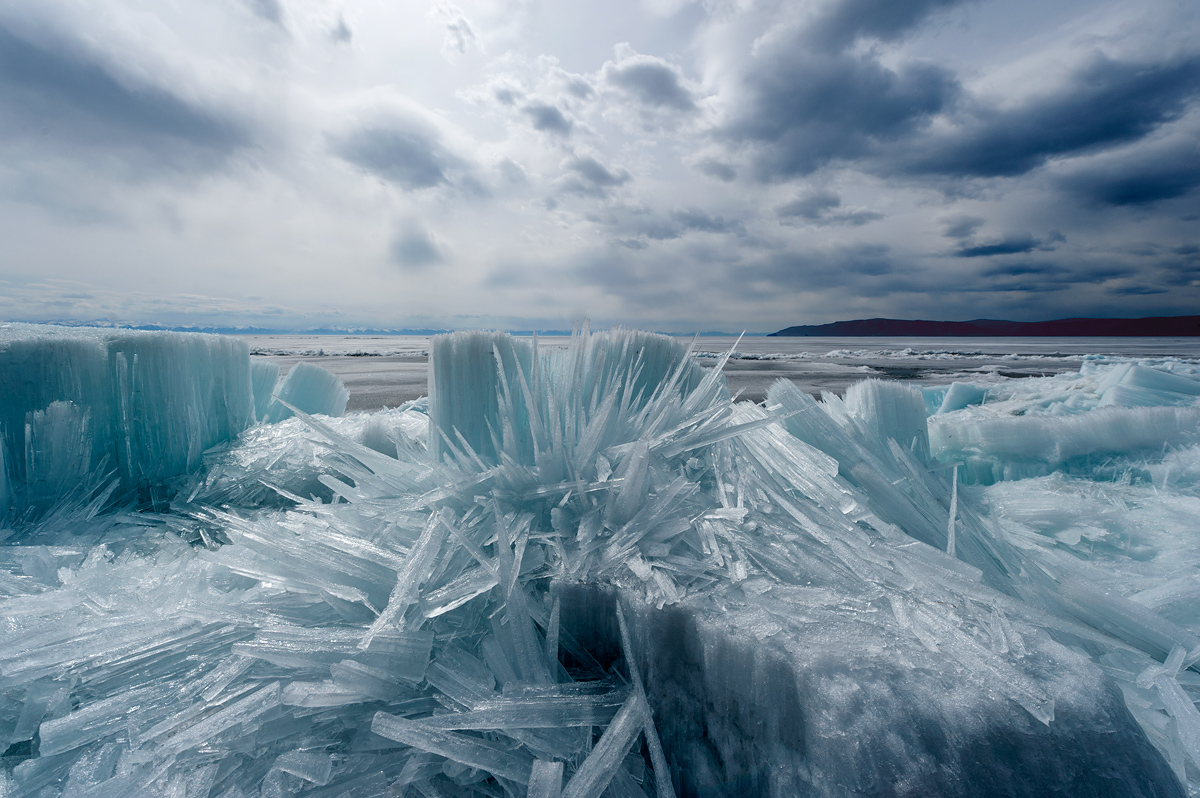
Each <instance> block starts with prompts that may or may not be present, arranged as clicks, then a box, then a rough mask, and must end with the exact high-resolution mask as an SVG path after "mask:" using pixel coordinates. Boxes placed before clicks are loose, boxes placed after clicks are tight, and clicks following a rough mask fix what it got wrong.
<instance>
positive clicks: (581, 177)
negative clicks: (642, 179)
mask: <svg viewBox="0 0 1200 798" xmlns="http://www.w3.org/2000/svg"><path fill="white" fill-rule="evenodd" d="M632 179H633V177H632V175H630V174H629V172H627V171H626V170H624V169H620V168H618V169H609V168H608V167H606V166H605V165H604V164H602V163H600V162H599V161H597V160H596V159H595V158H592V157H590V156H582V157H576V158H574V159H572V160H571V161H570V162H569V163H568V164H567V175H566V177H564V178H563V179H562V180H560V181H559V189H560V190H561V191H563V192H565V193H568V194H579V195H582V196H588V197H605V196H607V195H608V192H609V190H610V189H613V188H616V187H618V186H622V185H624V184H625V183H628V182H629V181H630V180H632Z"/></svg>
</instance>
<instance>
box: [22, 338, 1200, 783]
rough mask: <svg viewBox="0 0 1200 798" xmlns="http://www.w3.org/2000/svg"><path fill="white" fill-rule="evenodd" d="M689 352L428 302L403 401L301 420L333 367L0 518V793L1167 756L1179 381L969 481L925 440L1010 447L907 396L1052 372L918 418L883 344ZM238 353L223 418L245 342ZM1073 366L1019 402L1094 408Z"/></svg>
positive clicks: (1188, 706)
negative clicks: (860, 355)
mask: <svg viewBox="0 0 1200 798" xmlns="http://www.w3.org/2000/svg"><path fill="white" fill-rule="evenodd" d="M51 341H52V342H51V343H48V344H46V346H53V345H54V344H53V339H51ZM721 365H722V363H721V362H720V361H718V362H717V364H716V366H715V367H714V368H711V369H705V368H702V367H701V366H700V365H699V364H698V362H697V361H696V360H695V359H694V358H692V357H690V354H689V351H688V349H687V348H686V347H684V346H683V345H681V344H679V343H678V342H677V341H674V340H672V339H668V338H665V337H662V336H655V335H650V334H646V333H641V332H634V331H625V330H615V331H611V332H608V333H600V334H590V333H589V332H587V331H586V330H584V331H582V332H580V333H579V334H577V335H576V336H574V337H573V338H572V341H571V343H570V345H569V346H568V347H566V348H565V349H559V350H548V351H547V350H542V349H539V348H538V346H537V344H536V342H527V341H521V340H518V339H514V338H512V337H510V336H507V335H504V334H499V333H480V332H470V333H455V334H452V335H447V336H440V337H438V338H435V339H434V341H433V343H432V345H431V355H430V381H429V384H430V396H429V398H428V400H427V401H419V402H415V403H410V404H408V405H406V406H404V407H402V408H398V409H396V410H391V411H384V412H381V413H378V414H373V415H370V416H364V415H357V416H354V415H352V416H348V417H344V418H329V417H322V416H318V415H314V414H313V412H312V411H311V410H309V409H307V408H306V406H305V405H304V400H303V399H302V398H301V397H302V396H305V395H308V396H318V397H324V398H323V399H321V401H319V402H317V403H316V404H317V405H321V406H322V407H325V408H329V407H330V406H331V403H332V404H334V405H336V402H337V401H339V397H340V395H341V394H340V392H338V391H337V390H336V386H334V389H333V390H327V388H328V384H327V383H325V387H322V383H321V382H320V381H319V380H318V381H315V382H314V383H312V384H311V385H310V386H309V387H306V388H304V389H303V390H302V391H299V392H298V393H296V394H289V395H288V396H284V395H283V393H284V392H283V391H282V390H280V389H277V390H275V395H276V396H277V397H278V398H279V399H282V400H283V402H281V403H278V404H279V405H281V406H282V407H284V408H287V409H289V410H290V411H291V412H292V414H293V415H292V417H290V418H287V419H284V420H280V421H278V422H277V423H271V424H266V425H258V426H249V425H248V424H247V425H246V426H244V427H243V430H242V431H241V434H240V435H239V436H238V437H237V439H236V441H234V442H232V443H229V444H226V445H224V446H219V447H216V448H213V449H210V450H208V451H207V453H205V454H203V456H202V465H203V468H202V469H201V470H199V471H197V472H196V473H194V474H192V475H191V476H190V477H187V478H186V480H187V481H186V482H185V483H183V484H182V487H181V488H180V489H179V490H178V491H177V492H176V493H175V494H174V498H173V499H172V501H171V503H170V505H169V506H161V507H150V508H146V509H143V510H141V511H137V512H134V511H130V510H123V511H109V512H107V513H97V512H95V508H90V507H82V506H81V507H76V506H72V507H67V508H63V510H62V511H61V512H60V513H59V514H58V515H56V516H55V517H54V518H52V519H49V520H43V521H40V522H33V521H31V522H29V523H30V524H35V523H36V524H37V526H38V529H39V530H40V533H39V535H38V536H36V540H35V539H34V538H32V537H30V536H28V535H14V534H12V533H13V532H14V531H15V529H16V528H15V527H14V528H13V529H5V530H2V531H0V541H3V543H4V544H6V545H2V546H0V609H2V613H0V615H2V617H3V618H4V625H3V626H2V627H0V743H4V741H6V740H7V746H8V748H7V750H5V751H4V752H3V753H4V756H3V758H2V759H0V762H2V764H0V794H13V795H56V796H77V795H78V796H82V795H134V794H136V795H172V796H176V795H184V796H192V795H198V796H222V797H227V798H237V796H252V795H255V796H260V797H262V796H282V795H304V796H327V798H335V797H339V796H344V795H347V794H349V795H354V796H376V795H378V796H383V795H396V794H405V793H407V794H410V795H417V794H420V795H490V796H502V795H504V796H506V795H537V796H559V795H571V796H601V795H620V796H639V795H646V796H651V795H654V796H666V795H673V794H678V795H778V796H783V795H817V796H841V795H850V794H866V795H914V796H915V795H932V794H938V795H1044V794H1054V793H1060V794H1090V795H1113V796H1117V795H1122V796H1123V795H1145V796H1159V795H1162V796H1176V795H1183V794H1185V785H1186V786H1187V787H1189V788H1191V789H1195V787H1196V785H1198V784H1200V778H1198V776H1200V713H1198V712H1197V710H1196V708H1195V705H1194V703H1193V695H1194V694H1195V693H1196V692H1197V691H1200V677H1196V676H1195V672H1194V671H1192V670H1191V668H1192V666H1193V665H1194V664H1195V663H1196V662H1197V660H1200V639H1198V637H1197V635H1198V633H1200V629H1198V628H1197V627H1196V625H1195V623H1194V620H1193V618H1194V612H1193V610H1194V609H1195V607H1196V606H1197V599H1198V598H1200V589H1198V588H1197V587H1196V580H1195V577H1194V573H1193V572H1194V569H1195V565H1194V564H1195V563H1198V562H1200V547H1198V546H1196V544H1195V542H1194V541H1193V540H1192V538H1193V537H1194V536H1190V537H1189V536H1187V535H1184V534H1181V533H1180V530H1182V529H1184V528H1185V527H1186V522H1185V521H1181V520H1180V519H1187V518H1194V517H1195V515H1194V514H1192V515H1189V513H1194V510H1195V509H1196V502H1200V476H1198V475H1200V466H1197V465H1196V463H1197V462H1200V461H1197V460H1196V457H1197V456H1196V453H1195V452H1196V447H1194V446H1188V445H1186V444H1187V442H1188V440H1190V439H1188V438H1187V437H1186V436H1187V435H1188V434H1189V431H1188V429H1187V428H1186V427H1185V425H1186V423H1187V420H1188V417H1187V416H1186V415H1184V416H1177V417H1176V418H1177V421H1178V424H1179V433H1178V434H1179V437H1178V438H1174V439H1172V440H1175V441H1176V442H1177V443H1179V444H1180V447H1179V448H1176V449H1173V450H1171V451H1169V452H1168V453H1167V454H1166V455H1165V456H1164V455H1162V453H1161V451H1160V455H1159V457H1158V459H1156V460H1144V461H1143V463H1142V471H1144V472H1145V475H1144V476H1142V473H1141V472H1139V473H1138V474H1137V475H1136V476H1130V475H1126V476H1125V477H1124V478H1122V479H1108V478H1106V476H1105V473H1104V472H1098V473H1089V474H1087V475H1086V476H1085V475H1081V474H1079V473H1076V472H1074V471H1071V470H1070V469H1064V468H1061V466H1062V463H1060V462H1053V461H1052V460H1053V458H1051V459H1050V460H1042V461H1039V462H1040V463H1041V466H1040V467H1043V468H1045V469H1046V473H1045V475H1043V476H1040V477H1037V478H1034V479H1021V480H1013V479H1007V480H1005V479H1001V480H1000V481H998V482H996V484H994V485H992V486H990V487H987V488H985V487H983V486H981V485H979V484H971V483H972V480H970V479H967V478H966V477H967V476H969V475H970V474H971V473H972V471H971V466H970V464H969V463H968V464H967V465H963V466H962V467H961V469H960V471H959V472H958V477H957V478H956V477H955V473H956V471H955V470H954V469H955V468H956V467H957V463H959V462H965V458H966V456H976V457H981V458H982V457H991V458H995V461H996V462H999V461H1000V459H1001V458H1010V457H1011V456H1012V455H1009V454H1008V453H1005V452H998V451H997V450H995V448H994V447H993V449H987V448H986V447H984V446H982V445H979V446H977V447H976V448H974V449H971V450H969V451H968V450H966V449H962V450H959V449H952V448H949V447H946V446H944V445H942V444H941V443H939V441H941V440H942V439H940V438H939V437H938V435H939V434H940V433H939V432H938V430H937V424H941V423H963V424H966V421H964V420H962V415H963V414H970V413H977V412H981V409H982V408H984V407H987V408H991V409H989V410H987V411H986V412H994V411H995V407H994V406H995V404H998V403H1001V402H1002V401H1013V402H1024V403H1025V404H1026V405H1027V406H1029V407H1033V406H1034V405H1035V404H1037V403H1038V402H1041V403H1042V404H1041V405H1038V406H1040V407H1050V406H1051V405H1053V404H1054V403H1055V401H1059V402H1060V403H1065V402H1066V401H1067V399H1062V400H1061V401H1060V400H1057V399H1055V398H1054V397H1056V396H1058V395H1059V393H1054V391H1058V389H1060V388H1062V387H1063V384H1064V383H1063V381H1061V380H1060V381H1058V382H1050V383H1046V385H1047V386H1049V388H1048V389H1047V390H1044V391H1043V392H1042V394H1041V395H1040V398H1036V397H1035V396H1034V394H1035V393H1036V386H1032V385H1031V386H1029V387H1028V388H1027V389H1026V390H1028V391H1030V393H1029V394H1028V395H1027V396H1025V397H1024V398H1020V397H1017V396H1016V395H1015V394H1014V395H1013V396H1012V397H1010V398H1008V399H1003V400H1002V399H1000V398H999V394H998V393H996V392H995V391H994V387H995V386H988V387H986V388H984V387H980V388H979V391H978V392H980V393H989V394H992V395H993V399H989V400H988V401H987V403H986V404H982V405H978V404H973V403H971V402H970V401H968V402H966V403H964V404H963V407H961V408H957V409H955V410H949V409H948V410H947V412H946V413H943V414H941V415H938V416H935V417H934V418H935V421H936V423H934V422H930V421H927V419H926V413H927V412H928V402H927V398H928V397H927V396H926V395H925V394H923V393H922V392H921V391H920V390H919V389H914V388H909V387H906V386H903V385H900V384H897V383H885V382H879V381H868V382H865V383H860V384H858V385H856V386H854V387H853V388H852V389H851V390H850V391H848V393H847V396H846V397H845V398H844V399H843V398H839V397H836V396H832V395H827V396H824V397H823V399H822V401H816V400H814V399H813V398H812V397H809V396H807V395H806V394H803V393H802V392H800V391H799V390H797V389H796V388H795V386H793V385H791V384H790V383H786V382H780V383H777V384H776V385H775V386H774V387H773V388H772V389H771V391H770V393H769V395H768V401H767V403H766V404H765V405H763V406H759V405H753V404H750V403H746V402H736V401H734V398H733V397H731V396H730V394H729V392H728V390H727V388H726V386H725V383H724V379H723V377H722V375H721ZM1143 368H1146V369H1149V370H1155V371H1158V370H1156V369H1153V368H1151V367H1150V366H1144V367H1143ZM255 371H256V379H254V380H253V381H252V380H251V372H250V368H249V367H248V366H247V368H246V373H245V381H244V387H245V390H244V394H243V396H242V401H244V402H245V407H246V408H247V415H248V416H249V414H250V413H253V412H254V411H252V410H249V408H251V407H252V405H251V401H257V400H258V398H260V397H262V396H263V394H262V386H264V385H266V384H267V383H270V382H272V379H271V377H272V376H277V375H270V374H267V373H266V372H265V371H264V370H263V369H261V368H256V369H255ZM294 371H295V370H293V373H294ZM1162 373H1166V372H1165V371H1163V372H1162ZM1106 376H1109V367H1108V366H1104V367H1102V368H1098V369H1096V371H1095V372H1094V373H1092V372H1089V373H1087V374H1083V373H1082V372H1081V374H1080V375H1077V376H1076V378H1075V379H1077V380H1078V381H1080V384H1083V382H1087V381H1090V382H1089V384H1091V385H1093V386H1095V385H1100V383H1101V382H1103V380H1104V379H1105V377H1106ZM1168 376H1173V377H1179V378H1180V379H1190V377H1184V376H1181V375H1175V374H1172V375H1168ZM64 379H65V378H64ZM1053 379H1057V378H1053ZM1120 379H1124V377H1121V378H1119V380H1118V382H1116V383H1115V384H1126V385H1128V383H1122V382H1120ZM1133 379H1135V380H1136V381H1137V383H1138V386H1141V387H1146V388H1147V390H1155V391H1160V392H1169V393H1170V394H1171V396H1172V397H1173V396H1175V395H1184V394H1185V393H1186V392H1183V391H1180V390H1179V389H1180V387H1181V386H1182V383H1179V382H1177V381H1172V380H1160V379H1159V378H1157V377H1154V376H1153V375H1145V374H1141V375H1139V376H1136V377H1135V378H1133ZM299 382H300V380H299V378H297V383H299ZM252 386H253V387H252ZM1135 387H1137V386H1135ZM1050 389H1052V390H1050ZM1102 391H1103V389H1101V390H1099V391H1096V392H1093V395H1092V398H1090V399H1088V401H1089V402H1090V403H1091V404H1090V406H1089V407H1086V408H1074V410H1075V411H1077V412H1072V413H1065V412H1064V413H1058V414H1055V413H1053V412H1047V413H1045V416H1046V418H1047V419H1048V420H1047V426H1046V427H1045V429H1044V430H1042V428H1039V430H1040V431H1039V433H1038V434H1042V435H1047V434H1050V435H1057V434H1060V428H1059V427H1055V426H1054V425H1053V424H1051V423H1050V421H1052V420H1053V419H1060V420H1069V419H1076V418H1082V417H1085V416H1087V414H1088V413H1096V414H1098V415H1097V416H1096V417H1101V416H1103V415H1104V414H1107V413H1109V412H1111V411H1112V408H1108V407H1107V405H1105V406H1101V404H1100V402H1101V399H1100V394H1101V393H1102ZM959 393H960V394H963V395H966V396H968V399H969V398H970V396H971V395H973V394H974V393H975V392H971V391H967V392H963V391H960V392H959ZM1060 393H1062V392H1060ZM1066 393H1070V392H1066ZM252 397H254V398H253V400H252ZM289 397H290V398H289ZM1068 398H1069V397H1068ZM1160 398H1161V397H1160ZM1168 398H1171V397H1168ZM164 400H165V401H167V400H169V397H167V398H166V399H164ZM957 401H959V400H956V402H957ZM264 402H267V406H268V407H271V408H273V407H274V406H273V405H271V404H270V403H269V400H267V399H264ZM1171 402H1174V403H1169V404H1168V405H1167V407H1168V409H1170V410H1172V411H1173V412H1175V411H1187V410H1189V406H1188V405H1187V404H1186V403H1185V401H1184V400H1178V401H1176V400H1175V399H1173V398H1171ZM49 406H50V403H47V404H46V405H44V406H43V407H44V408H49ZM312 406H313V405H309V407H312ZM343 406H344V405H343ZM1161 409H1162V408H1159V407H1152V408H1149V410H1161ZM1144 410H1145V409H1144V408H1131V412H1144ZM46 412H50V411H49V410H47V411H46ZM54 412H56V413H64V416H63V418H64V419H66V420H64V421H61V422H57V423H59V424H60V427H59V428H63V427H61V425H67V426H68V427H69V428H71V429H75V428H82V425H83V419H84V415H83V414H81V413H75V414H74V415H72V414H71V412H68V411H62V410H55V411H54ZM267 412H268V413H270V412H272V411H271V410H268V411H267ZM1027 415H1031V416H1036V415H1037V413H1036V412H1034V413H1032V414H1027ZM1139 418H1140V417H1139ZM1147 418H1149V416H1147ZM1147 423H1150V422H1147ZM70 425H75V426H74V427H70ZM1164 429H1167V427H1153V429H1152V432H1153V434H1162V432H1163V430H1164ZM1172 429H1173V428H1172ZM1045 430H1049V431H1048V432H1046V431H1045ZM1072 431H1073V430H1068V431H1067V432H1065V433H1062V434H1063V435H1064V437H1065V436H1068V435H1069V434H1071V432H1072ZM1167 431H1168V432H1169V431H1170V430H1169V429H1168V430H1167ZM63 440H67V441H69V436H66V437H65V438H64V439H63ZM60 445H62V444H60V442H59V440H58V439H50V441H49V443H47V447H48V449H49V450H51V451H56V449H55V447H58V446H60ZM1160 450H1161V444H1160ZM1039 451H1040V450H1039ZM960 453H961V454H962V455H963V457H964V459H963V460H956V459H954V457H955V456H956V455H958V454H960ZM1022 456H1028V457H1030V458H1035V457H1036V456H1040V455H1038V454H1037V453H1036V452H1035V454H1034V455H1025V454H1023V455H1022ZM999 475H1000V476H1001V477H1005V476H1011V474H1009V473H1008V472H1004V471H1003V470H1001V471H1000V472H999ZM982 481H984V480H977V481H976V482H982ZM1152 491H1157V492H1158V493H1159V494H1160V495H1162V496H1163V497H1165V498H1164V499H1163V501H1162V503H1161V504H1156V503H1154V502H1151V501H1150V500H1149V497H1150V496H1151V495H1152ZM1064 497H1065V498H1064ZM1097 499H1098V500H1097ZM1064 502H1065V506H1064ZM1172 519H1173V520H1172Z"/></svg>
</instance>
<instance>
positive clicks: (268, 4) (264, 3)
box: [245, 0, 283, 25]
mask: <svg viewBox="0 0 1200 798" xmlns="http://www.w3.org/2000/svg"><path fill="white" fill-rule="evenodd" d="M245 2H246V5H247V6H248V7H249V8H250V10H251V11H253V12H254V13H255V15H257V16H259V17H262V18H263V19H265V20H266V21H267V22H273V23H275V24H276V25H283V6H282V5H280V3H279V0H245Z"/></svg>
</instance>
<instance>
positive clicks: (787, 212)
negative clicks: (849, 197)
mask: <svg viewBox="0 0 1200 798" xmlns="http://www.w3.org/2000/svg"><path fill="white" fill-rule="evenodd" d="M841 204H842V198H841V197H839V196H838V195H837V194H834V193H833V192H832V191H814V192H813V193H811V194H808V195H807V196H804V197H799V198H797V199H794V200H792V201H791V202H789V203H787V204H786V205H781V206H780V207H779V208H777V209H776V211H775V212H776V213H777V214H778V215H779V216H780V217H793V216H799V217H802V218H804V219H811V220H816V219H819V218H821V215H822V214H824V213H827V212H828V211H829V210H830V209H831V208H836V207H837V206H839V205H841Z"/></svg>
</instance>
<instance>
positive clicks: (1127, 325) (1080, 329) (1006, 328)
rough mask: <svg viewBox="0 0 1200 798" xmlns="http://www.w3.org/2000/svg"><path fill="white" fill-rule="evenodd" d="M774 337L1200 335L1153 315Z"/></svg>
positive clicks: (817, 330)
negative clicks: (1133, 317)
mask: <svg viewBox="0 0 1200 798" xmlns="http://www.w3.org/2000/svg"><path fill="white" fill-rule="evenodd" d="M771 335H773V336H788V337H792V336H803V335H810V336H811V335H820V336H828V337H835V338H836V337H850V336H868V335H876V336H895V337H898V336H916V337H936V336H954V337H956V338H990V337H1009V336H1014V337H1015V336H1100V337H1127V336H1139V335H1148V336H1158V337H1166V338H1175V337H1180V336H1192V335H1200V316H1155V317H1153V318H1146V319H1057V320H1055V321H1003V320H1001V319H973V320H972V321H925V320H922V319H855V320H854V321H835V322H833V323H832V324H812V325H800V326H797V327H788V328H787V329H786V330H780V331H779V332H775V333H771Z"/></svg>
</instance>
